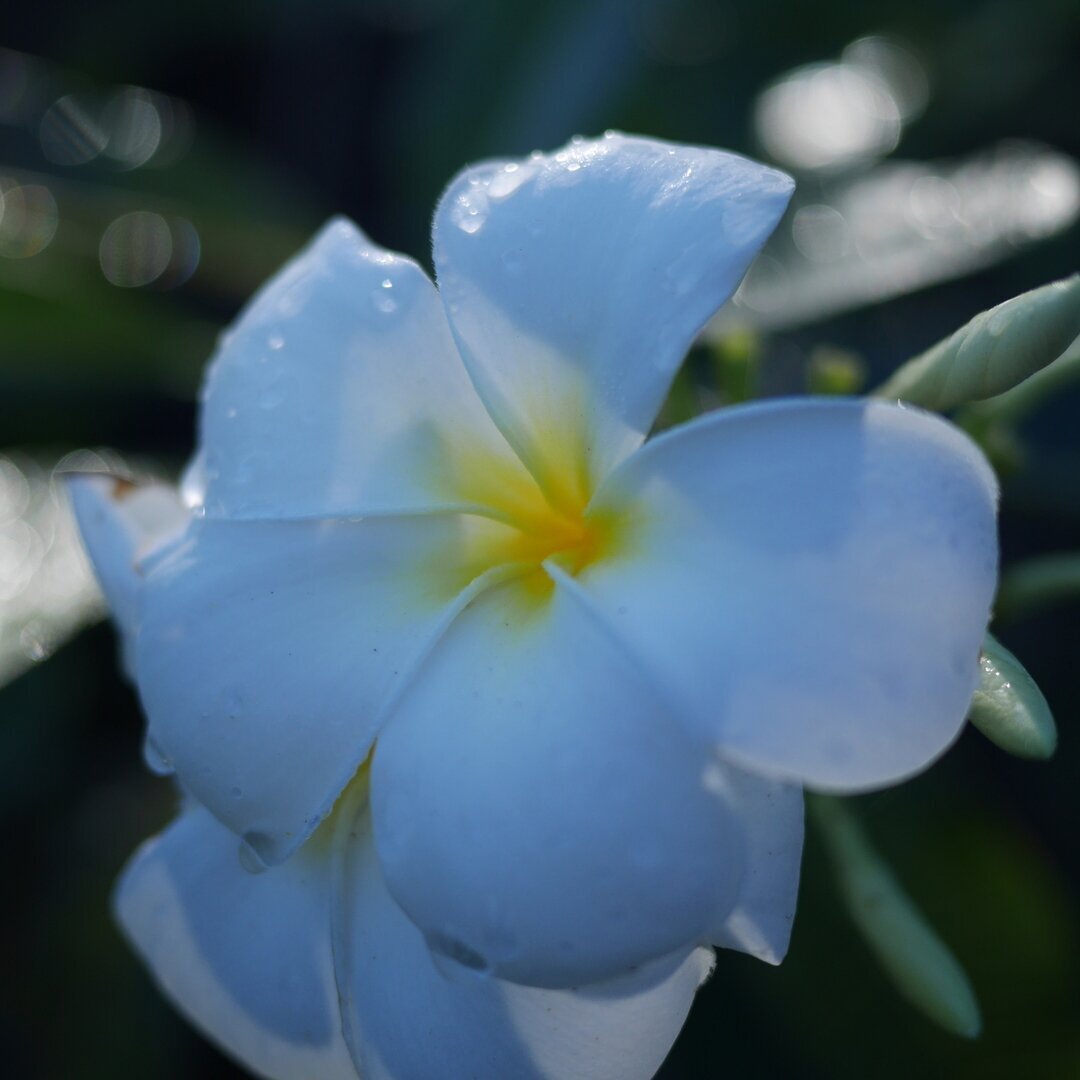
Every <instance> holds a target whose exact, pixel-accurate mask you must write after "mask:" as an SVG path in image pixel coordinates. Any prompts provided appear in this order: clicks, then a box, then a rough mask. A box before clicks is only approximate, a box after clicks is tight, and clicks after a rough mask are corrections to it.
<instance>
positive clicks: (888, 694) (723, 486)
mask: <svg viewBox="0 0 1080 1080" xmlns="http://www.w3.org/2000/svg"><path fill="white" fill-rule="evenodd" d="M996 496H997V489H996V483H995V480H994V476H993V474H992V472H991V470H990V468H989V466H988V465H987V463H986V461H985V459H984V458H983V457H982V455H981V454H980V453H979V451H978V450H977V449H976V447H975V446H974V444H973V443H971V442H970V441H969V440H968V439H967V438H966V437H965V436H964V435H962V434H961V433H960V432H959V431H958V430H957V429H956V428H954V427H952V426H951V425H949V424H947V423H946V422H945V421H943V420H941V419H940V418H938V417H934V416H932V415H930V414H927V413H923V412H920V411H917V410H912V409H904V408H900V407H897V406H893V405H886V404H881V403H872V402H857V401H789V402H780V403H770V404H762V405H756V406H749V407H745V408H738V409H727V410H723V411H721V412H719V413H716V414H713V415H712V416H709V417H706V418H705V419H703V420H700V421H697V422H695V423H693V424H689V425H687V426H686V427H684V428H681V429H679V430H677V431H673V432H671V433H670V434H668V435H664V436H661V437H660V438H658V439H656V440H654V441H653V442H652V443H650V444H649V446H647V447H645V448H644V449H643V450H642V451H641V452H640V453H639V454H637V455H635V457H634V458H633V459H632V460H630V461H628V462H626V463H625V465H624V466H623V467H622V468H621V469H620V470H618V472H617V473H615V474H614V475H613V476H612V477H611V478H610V479H609V481H608V483H607V485H606V486H605V487H604V488H603V489H602V490H601V491H600V492H599V493H598V496H597V499H596V502H595V504H594V509H595V510H596V511H597V512H605V513H622V514H624V515H626V520H627V521H628V522H629V525H628V527H627V530H626V535H625V536H624V538H623V542H622V550H621V553H619V552H616V553H615V554H614V555H613V556H612V557H611V558H607V559H602V560H598V561H597V562H596V563H595V564H594V565H592V566H590V567H588V568H587V569H586V570H585V571H584V572H583V574H582V576H581V581H582V584H583V586H584V587H585V588H586V589H587V591H588V593H589V594H590V595H591V596H592V597H593V599H594V602H595V603H596V605H597V606H598V608H599V609H600V610H601V611H602V612H603V617H604V619H605V620H606V621H607V623H608V625H609V626H610V627H611V628H612V632H613V633H615V634H617V635H618V636H619V637H620V638H621V639H622V640H623V641H625V642H626V643H627V645H628V647H629V648H630V649H631V650H632V651H633V653H634V654H635V655H637V656H639V657H640V658H641V660H642V662H643V664H645V665H646V666H649V667H650V668H651V670H652V671H653V672H654V674H655V676H656V677H657V678H658V679H660V680H662V681H663V682H664V683H665V685H666V686H667V693H668V695H669V700H671V701H672V702H676V703H678V704H679V706H680V714H681V715H682V716H683V717H684V718H685V719H686V720H687V721H688V722H689V723H690V724H691V725H692V726H693V727H694V728H696V729H697V730H698V731H700V732H702V733H703V734H705V735H706V736H707V737H708V738H710V739H712V740H713V741H714V742H715V743H716V744H717V745H718V746H719V747H720V748H721V749H722V751H723V752H724V753H725V754H726V755H728V756H729V758H731V759H733V760H736V761H738V762H740V763H742V764H743V765H745V766H746V767H748V768H750V769H753V770H759V771H762V772H764V773H766V774H771V775H775V776H779V777H782V778H788V779H793V780H797V781H804V782H805V783H806V784H808V785H811V786H814V787H817V788H822V789H827V790H828V789H835V790H854V789H861V788H869V787H872V786H875V785H880V784H886V783H890V782H894V781H896V780H898V779H900V778H902V777H904V776H906V775H908V774H910V773H913V772H915V771H917V770H919V769H921V768H923V767H924V766H925V765H926V764H927V763H928V762H929V761H930V760H931V759H933V758H934V757H936V756H937V755H938V754H940V753H941V752H942V751H943V750H944V749H945V747H946V746H948V745H949V743H950V742H951V741H952V740H953V738H954V737H955V736H956V734H957V733H958V731H959V730H960V727H961V725H962V724H963V722H964V716H965V714H966V711H967V706H968V703H969V701H970V698H971V693H972V690H973V688H974V685H975V680H976V678H977V675H978V663H977V661H978V655H979V647H980V644H981V642H982V638H983V633H984V631H985V629H986V622H987V617H988V613H989V609H990V601H991V599H992V597H993V593H994V585H995V579H996V570H997V540H996V533H995V521H994V515H995V504H996Z"/></svg>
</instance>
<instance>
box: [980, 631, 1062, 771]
mask: <svg viewBox="0 0 1080 1080" xmlns="http://www.w3.org/2000/svg"><path fill="white" fill-rule="evenodd" d="M979 668H980V671H981V679H980V682H979V685H978V687H977V688H976V690H975V694H974V696H973V697H972V699H971V708H970V710H969V711H968V720H969V721H970V722H971V723H972V724H974V725H975V726H976V727H977V728H978V729H979V730H980V731H981V732H982V733H983V734H984V735H985V736H986V737H987V738H988V739H990V740H991V741H992V742H994V743H996V744H997V745H998V746H1000V747H1001V749H1002V750H1007V751H1008V752H1009V753H1010V754H1015V755H1016V756H1017V757H1023V758H1039V759H1041V758H1048V757H1051V756H1052V755H1053V753H1054V751H1055V750H1056V749H1057V728H1056V727H1055V726H1054V717H1053V715H1052V714H1051V712H1050V706H1049V705H1047V703H1046V698H1044V697H1043V695H1042V691H1041V690H1040V689H1039V688H1038V686H1036V684H1035V680H1034V679H1033V678H1032V677H1031V676H1030V675H1029V674H1028V673H1027V672H1026V671H1025V670H1024V667H1023V665H1022V664H1021V663H1020V661H1019V660H1017V659H1016V657H1015V656H1013V654H1012V653H1011V652H1009V650H1008V649H1006V648H1005V646H1004V645H1002V644H1001V642H1000V641H998V640H997V638H995V637H994V636H993V635H992V634H987V635H986V641H985V642H984V643H983V648H982V655H981V656H980V657H979Z"/></svg>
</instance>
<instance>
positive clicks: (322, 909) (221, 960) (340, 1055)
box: [115, 808, 356, 1080]
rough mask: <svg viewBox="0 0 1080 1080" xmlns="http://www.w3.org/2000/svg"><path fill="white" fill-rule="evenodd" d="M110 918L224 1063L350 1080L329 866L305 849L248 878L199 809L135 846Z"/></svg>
mask: <svg viewBox="0 0 1080 1080" xmlns="http://www.w3.org/2000/svg"><path fill="white" fill-rule="evenodd" d="M115 907H116V914H117V918H118V920H119V922H120V925H121V926H122V927H123V929H124V933H125V934H126V935H127V937H128V938H129V940H130V941H131V943H132V945H133V946H134V947H135V949H136V951H137V952H138V953H139V954H140V955H141V956H142V958H143V959H144V960H145V961H146V963H147V965H148V966H149V968H150V970H151V972H152V973H153V975H154V978H155V980H156V981H157V983H158V985H159V986H160V987H161V989H162V990H163V991H164V993H165V994H166V995H167V996H168V997H169V998H170V999H171V1000H172V1002H173V1003H174V1004H175V1005H176V1006H177V1008H179V1009H180V1011H181V1012H183V1013H184V1015H185V1016H187V1017H188V1019H189V1020H190V1021H191V1022H192V1023H193V1024H195V1026H196V1027H198V1028H199V1029H200V1030H201V1031H203V1032H204V1033H205V1034H206V1035H207V1036H208V1037H209V1038H211V1039H212V1040H213V1041H214V1042H215V1043H217V1044H218V1045H219V1046H220V1047H221V1048H222V1049H224V1050H225V1051H226V1052H228V1053H230V1054H232V1055H233V1056H234V1057H236V1058H237V1059H238V1060H239V1061H241V1062H243V1063H244V1064H245V1065H246V1066H247V1067H248V1068H249V1069H252V1070H253V1071H254V1072H255V1073H256V1074H257V1075H259V1076H264V1077H269V1078H270V1080H312V1078H313V1077H318V1078H319V1080H356V1073H355V1071H354V1069H353V1066H352V1062H351V1059H350V1057H349V1052H348V1049H347V1047H346V1046H345V1042H344V1039H343V1038H342V1035H341V1023H340V1015H339V1012H338V1002H337V993H336V988H335V982H334V965H333V956H332V953H331V947H330V933H329V911H330V896H329V873H328V866H327V860H326V859H325V857H324V856H322V855H320V853H319V851H318V849H317V848H316V847H314V846H312V847H311V849H310V850H308V849H305V850H304V851H301V852H300V853H299V854H298V855H297V856H296V857H295V858H294V859H292V860H290V861H289V863H288V864H287V865H286V866H282V867H277V868H275V869H274V870H273V871H270V872H268V873H265V874H250V873H248V872H247V871H246V870H244V869H243V867H241V865H240V862H239V860H238V859H237V839H236V837H235V836H234V835H233V834H232V833H231V832H229V830H228V829H226V828H225V827H224V826H222V825H220V824H219V823H218V822H217V821H215V820H214V819H213V817H211V815H210V814H209V813H208V812H207V811H206V810H204V809H202V808H194V809H189V810H187V811H186V812H185V813H184V814H183V815H182V816H181V817H180V818H178V819H177V820H176V821H174V822H173V824H172V825H171V826H170V827H169V828H168V829H167V830H166V831H165V832H164V833H163V834H162V835H161V836H159V837H156V838H155V839H153V840H150V841H149V842H147V843H146V844H144V845H143V847H142V848H140V850H139V851H138V853H137V854H136V855H135V857H134V858H133V859H132V861H131V862H130V863H129V865H128V867H127V869H126V870H125V871H124V874H123V877H122V878H121V880H120V884H119V886H118V888H117V892H116V896H115Z"/></svg>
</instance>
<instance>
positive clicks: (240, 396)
mask: <svg viewBox="0 0 1080 1080" xmlns="http://www.w3.org/2000/svg"><path fill="white" fill-rule="evenodd" d="M462 438H464V439H466V440H467V448H468V449H476V448H480V447H482V448H484V449H485V450H486V451H487V452H488V453H490V454H492V455H494V456H495V457H497V458H499V459H500V460H504V461H506V462H508V463H509V464H511V465H512V464H513V455H512V454H511V452H510V450H509V448H508V447H507V446H506V445H505V443H504V442H503V440H502V438H501V437H500V436H499V434H498V432H497V431H496V430H495V428H494V426H493V425H492V423H491V421H490V420H489V419H488V417H487V415H486V413H485V412H484V409H483V406H482V405H481V404H480V401H479V399H478V398H477V397H476V394H475V391H474V390H473V388H472V386H471V385H470V383H469V379H468V377H467V376H466V374H465V370H464V368H463V366H462V364H461V360H460V357H459V356H458V353H457V349H456V348H455V346H454V343H453V341H452V339H451V336H450V332H449V330H448V328H447V325H446V317H445V314H444V312H443V309H442V305H441V304H440V303H439V298H438V295H437V293H436V291H435V287H434V286H433V285H432V283H431V281H430V280H429V279H428V277H427V275H426V274H425V273H424V271H423V270H421V269H420V267H419V266H417V265H416V263H415V262H413V261H412V260H411V259H407V258H405V257H403V256H401V255H395V254H393V253H392V252H388V251H386V250H384V249H383V248H380V247H378V246H377V245H375V244H373V243H372V242H371V241H370V240H369V239H368V238H367V237H366V236H365V235H364V234H363V233H362V232H360V230H359V229H357V228H356V226H354V225H353V224H352V223H350V222H349V221H346V220H345V219H344V218H337V219H335V220H334V221H332V222H331V223H330V224H329V225H327V226H326V227H325V228H324V229H323V231H322V232H321V233H320V234H319V235H318V236H317V237H316V238H315V240H314V241H312V243H311V244H310V245H309V246H308V247H307V248H306V249H305V250H304V251H302V252H301V253H300V254H299V255H298V256H297V257H296V258H295V259H293V261H292V262H290V263H289V264H288V265H287V266H286V267H285V268H284V269H283V270H281V271H280V272H279V273H278V274H277V275H276V276H275V277H274V278H273V279H272V280H271V281H270V282H269V283H268V284H267V285H266V286H264V287H263V289H262V290H261V291H260V292H259V293H258V294H257V295H256V297H255V298H254V299H253V300H252V301H251V303H250V304H249V305H248V307H247V308H246V309H245V310H244V312H243V314H242V315H241V316H240V318H239V319H238V321H237V322H236V323H235V324H234V326H233V327H231V328H230V329H229V330H228V331H227V332H226V333H225V334H224V335H223V337H222V339H221V343H220V346H219V348H218V352H217V355H216V356H215V358H214V362H213V364H212V365H211V367H210V370H209V373H208V376H207V382H206V390H205V395H204V404H203V410H202V430H201V451H200V453H199V455H197V457H196V459H195V461H194V462H193V465H192V468H191V469H189V472H188V475H187V477H186V481H185V490H186V494H187V496H188V498H189V500H190V501H191V502H192V503H200V502H201V503H202V504H203V505H204V508H205V512H206V513H207V514H209V515H210V516H212V517H229V518H253V517H289V518H296V517H313V516H315V517H328V516H337V515H359V514H371V513H387V512H395V511H403V510H408V511H414V510H417V509H420V510H430V509H433V508H440V507H445V506H457V505H460V504H462V503H466V502H468V501H469V500H468V498H467V497H466V496H465V495H464V494H463V493H462V492H460V491H457V490H455V489H454V487H453V485H452V483H448V480H452V479H453V478H452V477H448V475H447V468H446V466H447V462H446V457H447V453H448V450H447V444H448V443H453V444H455V445H456V444H457V443H458V442H460V440H461V439H462Z"/></svg>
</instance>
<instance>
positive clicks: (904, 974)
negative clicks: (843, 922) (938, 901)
mask: <svg viewBox="0 0 1080 1080" xmlns="http://www.w3.org/2000/svg"><path fill="white" fill-rule="evenodd" d="M809 807H810V811H811V814H812V820H813V821H814V822H815V823H816V824H817V826H818V828H819V829H820V831H821V835H822V838H823V839H824V841H825V844H826V847H827V848H828V851H829V855H830V858H831V860H832V864H833V869H834V871H835V874H836V884H837V888H838V889H839V892H840V896H841V898H842V900H843V901H844V904H845V906H846V908H847V912H848V914H849V915H850V917H851V919H852V921H853V922H854V923H855V925H856V927H857V928H858V930H859V932H860V933H861V934H862V936H863V938H864V940H865V941H866V944H867V945H868V946H869V947H870V949H871V951H872V952H873V953H874V955H875V957H876V958H877V960H878V963H879V964H880V965H881V967H882V969H883V970H884V971H885V973H886V974H887V975H888V976H889V978H890V979H891V980H892V982H893V985H894V986H895V987H896V989H897V991H898V992H899V993H900V994H902V995H903V996H904V997H905V998H907V1000H908V1001H910V1002H911V1004H912V1005H914V1006H915V1007H916V1008H917V1009H919V1010H921V1011H922V1012H923V1013H925V1015H926V1016H928V1017H929V1018H930V1019H931V1020H933V1021H935V1022H936V1023H937V1024H939V1025H940V1026H941V1027H942V1028H944V1029H945V1030H946V1031H949V1032H952V1033H953V1034H954V1035H961V1036H964V1037H965V1038H969V1039H971V1038H975V1036H977V1035H978V1034H979V1032H980V1030H981V1029H982V1019H981V1016H980V1013H979V1004H978V1002H977V1001H976V999H975V992H974V990H973V989H972V987H971V981H970V980H969V979H968V977H967V975H966V973H965V972H964V969H963V968H962V967H961V966H960V962H959V961H958V960H957V959H956V957H955V956H953V954H952V953H951V952H950V951H949V948H948V946H946V945H945V943H944V942H943V941H942V940H941V939H940V938H939V937H938V935H937V934H936V933H935V932H934V930H933V929H932V928H931V926H930V924H929V923H928V922H927V921H926V919H925V918H924V917H923V915H922V914H921V913H920V912H919V910H918V908H916V906H915V905H914V904H913V903H912V902H911V900H910V899H909V897H908V896H907V894H906V893H905V892H904V890H903V889H902V888H901V887H900V884H899V883H898V882H897V880H896V878H895V877H894V876H893V874H892V871H891V870H890V869H889V867H888V866H887V865H886V864H885V862H884V861H883V860H882V859H881V858H880V857H879V856H878V854H877V853H876V852H875V851H874V849H873V848H872V847H871V845H870V842H869V840H868V839H867V838H866V835H865V833H864V832H863V830H862V828H861V827H860V826H859V824H858V822H857V821H856V820H855V818H854V817H853V816H852V815H851V814H850V813H849V812H848V810H847V809H845V808H844V806H843V805H842V804H841V803H840V802H839V801H838V800H836V799H833V798H829V797H827V796H821V795H817V796H811V797H810V798H809Z"/></svg>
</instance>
